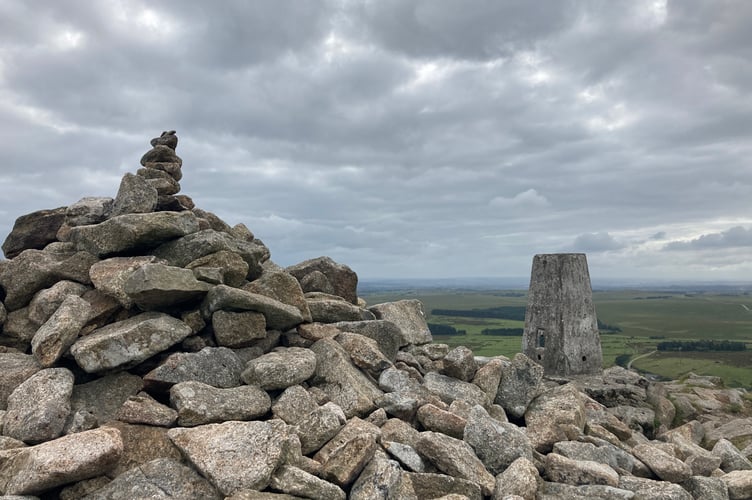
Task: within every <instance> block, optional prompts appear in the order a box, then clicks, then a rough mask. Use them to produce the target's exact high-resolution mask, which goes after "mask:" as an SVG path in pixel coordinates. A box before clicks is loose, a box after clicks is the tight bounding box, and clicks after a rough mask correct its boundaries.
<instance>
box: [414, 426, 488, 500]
mask: <svg viewBox="0 0 752 500" xmlns="http://www.w3.org/2000/svg"><path fill="white" fill-rule="evenodd" d="M416 450H417V451H418V453H420V454H421V455H422V456H424V457H425V458H427V459H428V460H430V461H431V463H433V464H434V465H435V466H436V468H438V469H439V470H441V471H443V472H445V473H446V474H449V475H450V476H454V477H458V478H461V479H467V480H468V481H472V482H474V483H477V484H478V485H480V487H481V490H482V492H483V494H484V495H491V493H493V490H494V485H495V479H494V477H493V476H492V475H491V474H489V472H488V471H487V470H486V468H485V467H484V466H483V463H482V462H481V461H480V460H479V459H478V457H477V456H476V455H475V453H474V452H473V449H472V448H471V447H470V445H468V444H467V443H465V442H464V441H460V440H459V439H454V438H451V437H449V436H445V435H444V434H440V433H437V432H422V433H421V434H420V439H418V442H417V446H416ZM416 493H417V491H416Z"/></svg>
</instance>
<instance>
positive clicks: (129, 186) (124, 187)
mask: <svg viewBox="0 0 752 500" xmlns="http://www.w3.org/2000/svg"><path fill="white" fill-rule="evenodd" d="M158 196H159V195H158V193H157V189H156V188H155V187H154V186H152V185H151V184H149V181H147V180H146V179H145V178H144V177H141V176H140V175H134V174H131V173H127V174H125V175H124V176H123V178H122V180H121V181H120V188H119V189H118V193H117V196H115V202H114V204H113V205H112V213H111V214H110V217H117V216H118V215H125V214H143V213H149V212H153V211H154V209H155V208H156V207H157V197H158Z"/></svg>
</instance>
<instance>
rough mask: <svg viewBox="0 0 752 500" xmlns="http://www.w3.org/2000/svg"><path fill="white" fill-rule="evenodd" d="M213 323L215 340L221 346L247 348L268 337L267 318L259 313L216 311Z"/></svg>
mask: <svg viewBox="0 0 752 500" xmlns="http://www.w3.org/2000/svg"><path fill="white" fill-rule="evenodd" d="M211 322H212V329H213V330H214V338H215V339H217V344H219V345H221V346H226V347H234V348H238V347H247V346H249V345H252V344H253V341H254V340H258V339H263V338H264V337H266V318H264V315H263V314H261V313H258V312H253V311H244V312H230V311H221V310H220V311H215V312H214V314H212V317H211Z"/></svg>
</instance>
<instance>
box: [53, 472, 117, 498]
mask: <svg viewBox="0 0 752 500" xmlns="http://www.w3.org/2000/svg"><path fill="white" fill-rule="evenodd" d="M110 481H111V480H110V478H109V477H107V476H97V477H92V478H91V479H84V480H83V481H79V482H77V483H73V484H69V485H67V486H65V487H63V488H62V489H61V490H60V500H80V499H81V498H84V497H85V496H86V495H89V494H91V493H93V492H95V491H97V490H100V489H102V488H104V487H105V486H107V485H108V484H110Z"/></svg>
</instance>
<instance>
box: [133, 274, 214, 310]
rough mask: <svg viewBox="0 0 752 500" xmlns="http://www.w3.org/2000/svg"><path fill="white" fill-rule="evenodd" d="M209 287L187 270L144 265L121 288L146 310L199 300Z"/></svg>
mask: <svg viewBox="0 0 752 500" xmlns="http://www.w3.org/2000/svg"><path fill="white" fill-rule="evenodd" d="M210 288H211V285H209V284H208V283H205V282H203V281H199V280H197V279H196V278H195V277H194V275H193V273H192V272H191V271H190V270H188V269H183V268H180V267H173V266H166V265H164V264H145V265H143V266H141V267H139V268H138V269H136V270H135V271H134V272H133V273H132V274H131V275H130V276H129V277H128V279H127V280H126V281H125V285H124V286H123V291H124V292H125V293H126V294H127V295H128V297H130V299H131V300H132V301H133V302H134V303H135V304H136V305H137V306H138V307H139V308H141V309H142V310H144V311H149V310H152V309H164V308H168V307H173V306H176V305H179V304H182V303H185V302H191V301H193V302H196V301H200V300H201V298H202V297H203V296H204V295H205V294H206V292H208V291H209V289H210Z"/></svg>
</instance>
